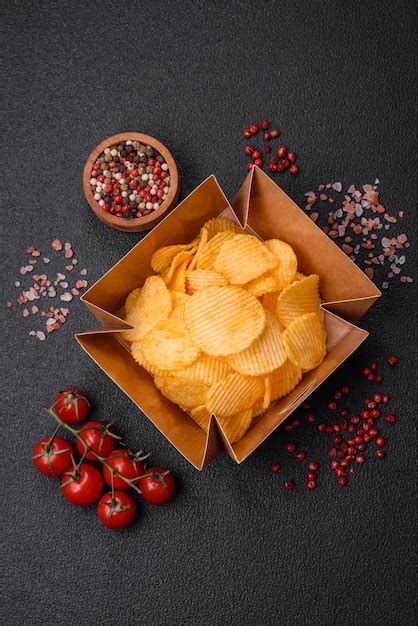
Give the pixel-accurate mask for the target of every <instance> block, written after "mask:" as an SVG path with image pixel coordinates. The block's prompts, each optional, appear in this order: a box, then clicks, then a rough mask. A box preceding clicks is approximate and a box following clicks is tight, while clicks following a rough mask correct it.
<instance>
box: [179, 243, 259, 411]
mask: <svg viewBox="0 0 418 626" xmlns="http://www.w3.org/2000/svg"><path fill="white" fill-rule="evenodd" d="M216 236H217V235H216ZM212 241H214V239H213V240H212ZM265 317H266V316H265V312H264V309H263V307H262V305H261V303H260V302H259V301H258V300H257V298H255V297H254V296H252V295H251V294H250V293H248V292H247V291H245V290H244V289H241V288H240V287H232V286H228V287H209V288H208V289H206V290H201V291H196V293H194V294H193V295H192V296H190V299H189V300H188V301H187V303H186V307H185V310H184V320H185V322H186V325H187V328H188V329H189V331H190V336H191V338H192V341H193V342H194V343H195V344H196V345H198V346H199V347H200V348H201V349H202V350H203V352H206V354H210V355H212V356H229V355H231V354H235V353H236V352H241V350H245V348H248V346H249V345H250V344H251V343H252V342H253V341H254V339H256V338H257V337H258V336H259V335H261V333H262V331H263V329H264V325H265ZM235 412H237V411H235Z"/></svg>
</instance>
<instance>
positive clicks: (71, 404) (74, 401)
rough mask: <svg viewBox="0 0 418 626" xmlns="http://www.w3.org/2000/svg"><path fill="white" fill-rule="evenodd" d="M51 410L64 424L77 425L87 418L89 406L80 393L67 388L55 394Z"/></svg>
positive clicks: (77, 390)
mask: <svg viewBox="0 0 418 626" xmlns="http://www.w3.org/2000/svg"><path fill="white" fill-rule="evenodd" d="M52 408H53V409H54V410H55V412H56V413H57V414H58V415H59V417H60V418H61V419H62V421H63V422H65V423H66V424H78V422H82V421H83V419H84V418H85V417H86V416H87V413H88V412H89V409H90V404H89V401H88V400H87V398H86V396H85V395H84V393H83V392H82V391H80V390H79V389H75V388H74V387H68V388H67V389H64V391H59V392H58V393H57V395H56V396H55V401H54V404H53V405H52Z"/></svg>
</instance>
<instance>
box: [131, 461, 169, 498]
mask: <svg viewBox="0 0 418 626" xmlns="http://www.w3.org/2000/svg"><path fill="white" fill-rule="evenodd" d="M148 474H150V476H148ZM174 487H175V482H174V478H173V475H172V474H171V472H170V470H167V469H165V467H150V468H149V469H147V470H146V472H145V476H144V478H141V480H140V481H139V488H140V489H141V492H142V496H143V498H144V500H146V501H147V502H149V503H150V504H164V503H165V502H168V500H170V498H171V496H172V495H173V493H174Z"/></svg>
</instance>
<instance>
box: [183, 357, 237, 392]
mask: <svg viewBox="0 0 418 626" xmlns="http://www.w3.org/2000/svg"><path fill="white" fill-rule="evenodd" d="M231 373H232V369H231V368H230V366H229V365H228V363H227V362H226V361H223V360H222V359H217V358H215V357H213V356H207V355H206V354H202V355H201V356H200V357H199V358H198V359H196V361H194V363H192V364H191V365H189V366H188V367H185V368H184V369H181V370H177V371H176V375H178V376H181V377H182V378H188V379H189V380H190V381H195V380H197V381H200V382H202V383H205V384H206V385H213V383H216V382H217V381H218V380H222V379H223V378H225V377H226V376H228V374H231ZM191 384H193V383H191Z"/></svg>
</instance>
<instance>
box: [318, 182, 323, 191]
mask: <svg viewBox="0 0 418 626" xmlns="http://www.w3.org/2000/svg"><path fill="white" fill-rule="evenodd" d="M324 189H325V185H323V184H322V183H321V184H320V185H318V191H323V190H324Z"/></svg>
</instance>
